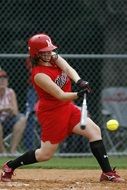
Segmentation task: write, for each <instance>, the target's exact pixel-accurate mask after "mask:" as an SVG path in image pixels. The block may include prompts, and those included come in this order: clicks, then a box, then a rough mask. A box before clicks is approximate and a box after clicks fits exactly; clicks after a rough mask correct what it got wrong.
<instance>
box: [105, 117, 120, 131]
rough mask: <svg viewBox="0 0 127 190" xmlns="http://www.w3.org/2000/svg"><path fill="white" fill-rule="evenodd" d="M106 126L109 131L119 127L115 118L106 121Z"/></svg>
mask: <svg viewBox="0 0 127 190" xmlns="http://www.w3.org/2000/svg"><path fill="white" fill-rule="evenodd" d="M106 127H107V129H108V130H109V131H116V130H117V129H118V128H119V122H118V121H117V120H115V119H111V120H109V121H108V122H107V123H106Z"/></svg>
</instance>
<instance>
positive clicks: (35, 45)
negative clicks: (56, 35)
mask: <svg viewBox="0 0 127 190" xmlns="http://www.w3.org/2000/svg"><path fill="white" fill-rule="evenodd" d="M28 48H29V54H30V56H31V57H35V56H37V55H38V53H39V52H46V51H52V50H54V49H56V48H57V46H55V45H53V44H52V41H51V38H50V37H49V36H48V35H46V34H36V35H34V36H32V37H31V38H30V39H29V41H28Z"/></svg>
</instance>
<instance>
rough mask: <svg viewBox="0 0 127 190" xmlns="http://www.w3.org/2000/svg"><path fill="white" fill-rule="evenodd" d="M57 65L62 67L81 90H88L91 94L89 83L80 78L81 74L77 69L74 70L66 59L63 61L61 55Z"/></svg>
mask: <svg viewBox="0 0 127 190" xmlns="http://www.w3.org/2000/svg"><path fill="white" fill-rule="evenodd" d="M56 64H57V65H58V67H60V68H61V69H62V70H63V71H64V72H65V73H66V74H67V75H68V76H69V77H70V78H71V79H72V80H73V81H74V82H75V83H76V84H77V86H78V87H80V88H81V89H84V90H86V91H87V92H88V93H90V92H91V88H90V86H89V83H88V82H87V81H85V80H83V79H81V78H80V76H79V74H78V73H77V71H76V70H75V69H73V68H72V67H71V66H70V65H69V64H68V63H67V61H66V60H65V59H63V58H62V57H61V56H60V55H58V59H57V60H56Z"/></svg>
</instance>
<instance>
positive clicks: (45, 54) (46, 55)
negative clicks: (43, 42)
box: [39, 51, 52, 62]
mask: <svg viewBox="0 0 127 190" xmlns="http://www.w3.org/2000/svg"><path fill="white" fill-rule="evenodd" d="M39 57H40V59H41V60H43V61H44V62H49V61H50V60H51V57H52V51H47V52H40V53H39Z"/></svg>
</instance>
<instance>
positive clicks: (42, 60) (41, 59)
mask: <svg viewBox="0 0 127 190" xmlns="http://www.w3.org/2000/svg"><path fill="white" fill-rule="evenodd" d="M40 60H41V61H43V62H45V63H46V62H49V61H46V60H44V59H42V58H40Z"/></svg>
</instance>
